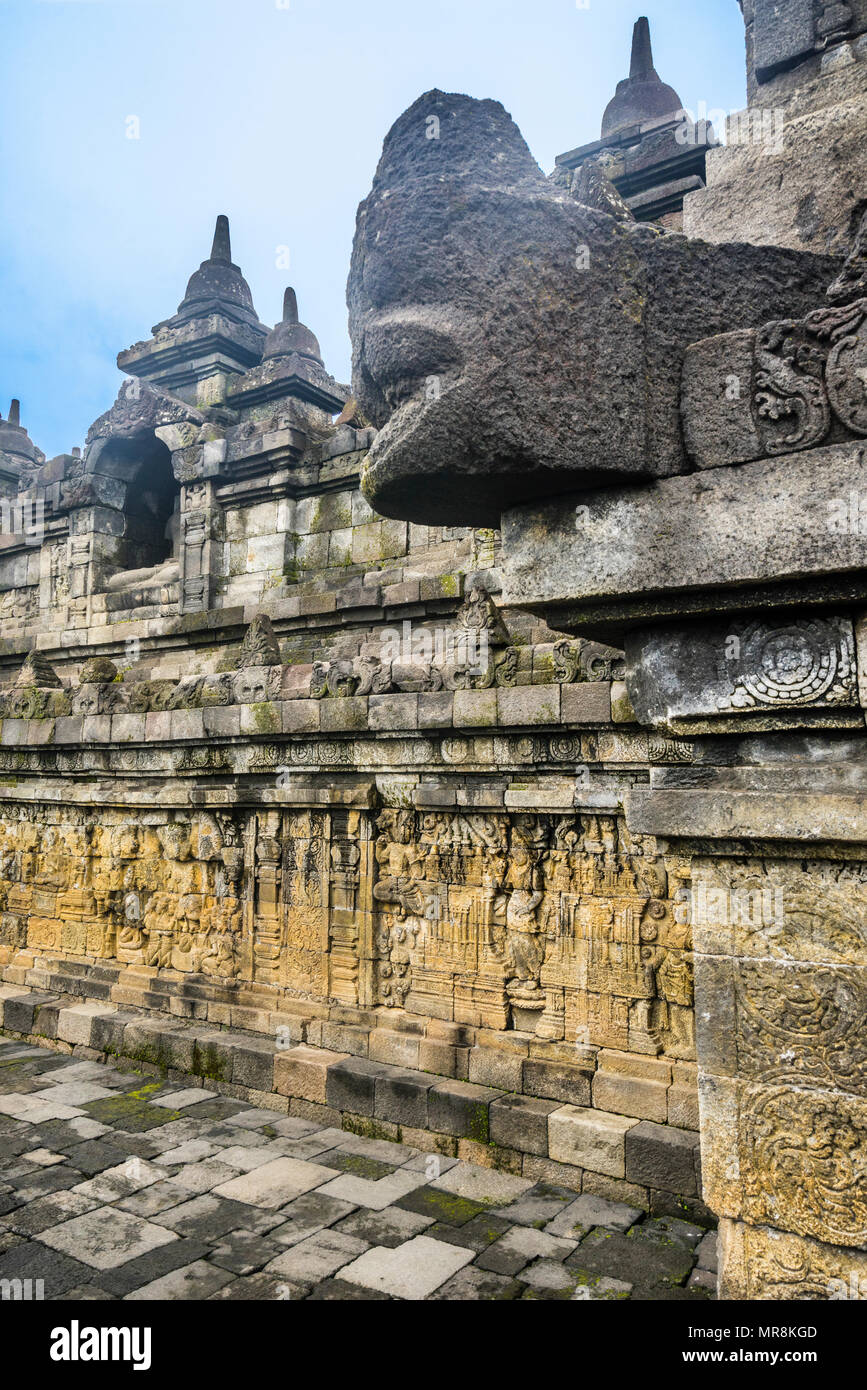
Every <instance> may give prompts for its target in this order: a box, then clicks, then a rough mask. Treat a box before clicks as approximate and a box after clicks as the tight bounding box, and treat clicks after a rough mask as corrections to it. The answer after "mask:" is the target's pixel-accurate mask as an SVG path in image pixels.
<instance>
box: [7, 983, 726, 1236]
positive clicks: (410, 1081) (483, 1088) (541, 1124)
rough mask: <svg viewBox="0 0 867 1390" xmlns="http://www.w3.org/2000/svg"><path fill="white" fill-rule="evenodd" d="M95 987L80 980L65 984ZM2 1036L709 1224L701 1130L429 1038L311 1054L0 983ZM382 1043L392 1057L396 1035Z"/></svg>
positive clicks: (251, 1035) (407, 1035)
mask: <svg viewBox="0 0 867 1390" xmlns="http://www.w3.org/2000/svg"><path fill="white" fill-rule="evenodd" d="M33 973H44V972H33ZM85 978H86V977H85V976H82V975H81V974H79V973H78V972H76V971H70V972H69V975H68V976H67V981H68V982H69V981H74V980H77V981H79V982H80V981H81V980H83V979H85ZM89 983H94V984H95V983H98V982H96V981H89ZM0 1030H2V1032H3V1033H4V1034H5V1035H7V1036H10V1035H11V1036H13V1037H16V1038H22V1039H26V1040H27V1041H31V1042H36V1043H41V1044H43V1045H45V1046H49V1047H54V1048H56V1049H57V1050H59V1051H71V1052H73V1053H75V1054H76V1055H84V1056H89V1057H93V1058H96V1059H98V1060H111V1062H112V1063H114V1064H115V1065H122V1064H126V1065H128V1066H131V1067H135V1068H143V1069H145V1070H148V1071H156V1072H160V1073H162V1074H167V1075H169V1076H176V1077H184V1078H189V1079H191V1080H192V1081H193V1082H194V1084H198V1085H207V1086H208V1087H211V1088H213V1087H216V1088H217V1089H218V1090H220V1091H223V1092H225V1093H226V1094H229V1095H238V1096H242V1097H244V1098H246V1099H250V1100H251V1101H252V1102H253V1103H254V1104H257V1105H261V1106H263V1107H265V1108H269V1109H275V1110H280V1111H282V1112H284V1113H288V1114H295V1115H299V1116H301V1117H304V1118H308V1119H315V1120H316V1121H317V1122H319V1121H321V1122H322V1123H324V1124H328V1125H334V1126H337V1127H340V1128H344V1129H350V1130H353V1131H354V1132H356V1133H363V1134H367V1135H369V1136H372V1137H377V1138H383V1139H392V1140H395V1141H398V1142H404V1143H412V1144H414V1145H416V1146H420V1147H422V1148H426V1149H428V1150H429V1151H430V1150H433V1151H434V1152H439V1153H443V1154H448V1155H450V1156H453V1157H457V1158H467V1159H469V1160H470V1161H472V1162H475V1163H479V1164H483V1165H484V1166H487V1167H493V1168H499V1169H502V1170H504V1171H507V1172H511V1173H515V1174H520V1175H522V1176H524V1177H530V1178H532V1179H533V1180H534V1181H539V1180H547V1181H551V1182H557V1183H559V1184H560V1185H563V1186H566V1187H571V1188H573V1189H574V1190H576V1191H583V1192H593V1193H595V1194H596V1195H598V1196H600V1197H606V1198H609V1199H611V1200H615V1201H620V1200H624V1201H625V1200H626V1199H627V1198H628V1199H629V1200H630V1202H631V1203H632V1204H633V1205H637V1206H640V1207H643V1208H644V1209H645V1210H650V1211H653V1212H655V1213H657V1214H659V1215H663V1214H682V1213H683V1212H684V1211H685V1210H686V1211H690V1212H691V1213H692V1214H693V1215H694V1216H695V1217H698V1216H699V1215H702V1216H704V1217H706V1216H707V1209H706V1208H705V1207H704V1205H703V1203H702V1202H701V1196H700V1174H699V1166H698V1136H697V1134H695V1132H693V1131H691V1130H683V1129H679V1128H677V1127H675V1126H672V1125H664V1124H656V1123H653V1122H650V1121H646V1120H640V1119H638V1118H629V1117H624V1116H622V1115H615V1114H612V1113H610V1112H607V1111H604V1110H600V1109H594V1108H592V1106H590V1105H586V1106H585V1105H575V1104H570V1103H568V1102H567V1103H564V1102H563V1100H562V1099H561V1098H560V1097H558V1096H555V1097H554V1098H545V1097H542V1096H533V1095H525V1094H520V1093H518V1092H517V1091H510V1090H509V1089H508V1087H507V1086H496V1085H485V1084H479V1083H477V1082H473V1081H466V1080H461V1079H460V1078H456V1077H454V1076H442V1075H440V1074H438V1073H437V1072H435V1071H428V1070H424V1069H422V1068H420V1067H418V1066H415V1067H413V1066H409V1065H406V1064H404V1062H403V1060H402V1059H403V1058H410V1059H411V1058H412V1057H413V1056H415V1055H416V1052H415V1051H414V1050H413V1049H414V1048H415V1049H418V1050H419V1051H420V1049H421V1047H422V1046H423V1045H424V1044H425V1041H426V1040H425V1039H424V1038H423V1037H419V1036H417V1035H416V1034H414V1033H413V1032H412V1031H408V1032H398V1031H395V1032H393V1033H392V1035H391V1036H392V1039H393V1040H399V1041H400V1046H401V1048H402V1049H404V1050H402V1051H399V1052H398V1054H397V1057H396V1059H395V1060H394V1061H387V1060H378V1059H377V1058H375V1057H373V1056H364V1057H359V1056H353V1055H352V1054H350V1053H348V1052H342V1051H335V1050H332V1049H331V1048H327V1047H322V1046H316V1045H312V1044H311V1043H310V1042H309V1041H304V1040H299V1038H298V1036H297V1035H296V1036H295V1037H293V1036H292V1030H291V1028H287V1030H286V1031H285V1032H283V1033H281V1032H278V1033H277V1034H276V1035H275V1036H271V1037H266V1036H264V1035H262V1034H261V1033H255V1032H247V1031H244V1030H241V1029H237V1028H232V1029H228V1028H219V1027H215V1026H213V1025H212V1024H210V1023H208V1021H207V1020H205V1021H202V1022H197V1021H193V1020H189V1019H180V1018H173V1017H169V1016H167V1015H166V1014H164V1013H163V1014H160V1013H154V1012H152V1011H148V1010H146V1009H137V1008H133V1007H122V1006H120V1005H119V1004H118V1003H117V1002H114V1001H113V1002H106V1001H104V1000H98V999H95V998H92V997H89V998H88V997H84V995H82V994H81V993H77V994H76V993H74V992H72V991H69V990H67V991H66V992H56V991H51V990H46V989H44V988H38V989H37V988H28V987H26V986H21V985H18V984H16V983H14V982H12V983H6V984H2V985H0ZM377 1033H378V1034H379V1038H380V1043H379V1047H378V1051H379V1053H380V1055H381V1056H382V1057H385V1056H388V1055H389V1047H388V1037H387V1034H388V1030H386V1029H380V1030H374V1033H373V1034H372V1036H376V1034H377ZM473 1051H475V1052H479V1051H488V1052H492V1053H493V1052H494V1051H495V1049H493V1048H487V1049H484V1048H482V1049H479V1048H476V1049H473ZM501 1055H503V1056H508V1053H505V1054H501ZM516 1060H518V1061H521V1060H522V1059H521V1058H520V1056H517V1058H516ZM537 1065H538V1064H537ZM560 1070H561V1081H562V1079H563V1078H562V1065H561V1068H560ZM575 1070H576V1071H577V1069H575ZM588 1099H589V1090H588Z"/></svg>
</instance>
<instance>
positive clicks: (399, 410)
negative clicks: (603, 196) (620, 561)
mask: <svg viewBox="0 0 867 1390" xmlns="http://www.w3.org/2000/svg"><path fill="white" fill-rule="evenodd" d="M839 269H840V263H839V261H837V260H835V259H834V258H831V257H824V256H817V255H813V254H809V253H806V252H796V251H789V250H782V249H777V248H773V247H766V246H764V247H759V246H751V245H745V244H738V245H710V244H708V243H705V242H702V241H694V240H688V239H687V238H686V237H683V236H681V235H678V234H675V233H670V232H662V231H660V230H659V229H658V228H656V227H654V226H651V225H650V224H647V223H639V222H633V221H630V220H624V219H623V218H622V217H615V216H613V215H611V214H610V213H609V212H606V211H603V210H601V209H600V208H591V207H587V206H585V205H583V204H582V203H579V202H578V201H576V198H575V196H574V195H573V193H571V192H570V191H569V190H565V189H562V188H559V187H558V186H557V185H555V184H553V183H552V182H550V181H549V180H547V179H546V178H545V176H544V175H543V173H542V171H541V169H540V168H539V166H538V164H537V163H536V162H535V160H534V159H533V157H532V155H531V154H530V151H529V149H528V148H527V145H526V144H525V142H524V140H523V138H522V136H521V133H520V131H519V130H518V128H517V126H516V125H515V124H514V122H513V121H512V119H511V117H510V116H509V115H508V114H507V112H506V111H505V110H504V109H503V107H502V106H501V105H500V104H499V103H498V102H494V101H478V100H475V99H473V98H470V97H467V96H455V95H448V94H446V93H444V92H440V91H432V92H428V93H427V94H426V95H425V96H422V97H420V98H419V100H418V101H416V102H415V104H414V105H413V106H411V107H410V108H409V110H408V111H406V112H405V113H404V115H402V116H401V117H400V118H399V120H398V121H397V122H396V123H395V125H394V126H393V127H392V129H391V131H390V132H389V134H388V136H387V137H386V140H385V144H384V147H383V152H382V158H381V160H380V162H379V166H378V168H377V171H376V175H375V178H374V182H373V188H372V191H371V192H370V194H369V196H368V197H367V198H366V200H365V201H364V202H363V203H362V204H361V207H360V208H359V212H358V221H357V228H356V235H355V244H354V249H353V256H352V266H351V270H350V276H349V285H348V302H349V318H350V334H351V337H352V343H353V390H354V394H355V397H356V398H357V400H358V402H359V406H360V408H361V409H362V410H363V412H364V414H365V417H366V418H368V419H370V420H371V421H372V422H373V423H374V424H375V425H376V426H377V427H378V430H379V433H378V435H377V436H376V438H375V440H374V443H373V446H372V448H371V451H370V454H369V457H368V461H367V463H366V466H365V469H364V472H363V478H362V486H363V488H364V491H365V493H366V495H367V497H368V499H369V500H370V501H371V503H372V504H373V505H374V506H375V507H376V509H377V510H378V511H379V512H381V513H384V514H385V515H386V516H392V517H400V518H406V519H409V520H412V521H416V522H423V523H430V524H463V525H474V526H496V525H497V524H498V523H499V520H500V516H501V514H502V512H503V511H504V510H506V509H508V508H510V507H514V506H516V505H518V504H520V503H522V502H525V501H527V500H530V499H533V500H538V499H542V498H544V497H546V496H555V495H558V494H561V493H565V492H576V491H578V490H579V489H582V488H584V487H587V486H600V485H608V484H615V483H623V482H627V481H638V480H640V479H653V478H665V477H669V476H671V475H673V474H680V473H686V472H689V471H690V470H691V468H692V467H693V464H692V463H691V461H690V459H689V457H688V455H687V452H686V450H685V448H684V442H683V437H682V431H681V424H680V419H679V408H678V407H679V389H680V377H681V368H682V363H683V359H684V354H685V352H686V349H687V348H688V346H689V345H690V344H691V343H693V342H696V341H697V340H699V339H701V338H706V337H708V336H710V335H714V334H719V333H726V332H732V331H734V330H737V329H746V328H750V327H752V326H753V325H754V324H756V323H762V322H766V321H768V320H769V319H772V318H778V317H779V315H780V313H781V310H782V309H783V308H784V309H785V312H786V313H787V314H790V315H800V314H802V313H806V312H807V311H808V310H809V309H810V308H812V307H813V306H814V304H815V303H816V300H817V297H818V296H819V295H820V294H821V293H822V291H823V289H824V286H825V285H826V284H827V283H828V281H829V280H830V279H831V278H832V277H833V276H834V275H835V274H837V273H838V272H839Z"/></svg>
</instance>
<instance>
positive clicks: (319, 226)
mask: <svg viewBox="0 0 867 1390" xmlns="http://www.w3.org/2000/svg"><path fill="white" fill-rule="evenodd" d="M641 5H642V0H589V5H588V6H587V7H586V8H585V7H584V0H578V3H576V0H421V2H419V0H0V25H2V28H0V34H2V55H3V81H2V90H0V169H2V183H3V189H4V198H3V211H2V214H0V305H2V320H0V410H2V413H3V415H4V416H5V415H6V413H7V410H8V404H9V398H10V397H11V396H19V397H20V398H21V402H22V423H23V424H25V425H26V426H27V427H28V429H29V431H30V433H31V435H32V437H33V439H34V440H35V442H36V443H37V444H38V445H39V447H40V448H41V449H43V450H44V451H45V453H46V454H47V455H48V456H49V457H50V456H51V455H53V454H56V453H59V452H61V451H66V450H68V449H70V448H71V447H72V445H74V444H81V443H83V441H84V436H85V433H86V431H87V428H88V426H89V425H90V424H91V422H92V421H93V420H94V419H95V418H96V416H97V415H99V414H101V413H102V412H103V411H104V410H106V409H107V408H108V407H109V406H110V405H111V403H112V401H113V399H114V397H115V394H116V392H117V389H118V386H119V384H120V381H121V379H122V378H121V376H120V373H119V372H118V370H117V367H116V365H115V357H116V354H117V352H118V351H119V350H120V349H122V348H124V347H127V346H129V344H130V343H133V342H136V341H138V340H140V339H142V338H146V337H148V336H149V334H150V329H151V326H152V325H153V324H155V323H157V322H158V321H159V320H160V319H163V318H166V317H168V316H169V315H170V314H172V313H174V312H175V310H176V308H177V305H178V303H179V301H180V299H181V297H182V295H183V292H184V288H185V286H186V282H187V279H188V277H189V276H190V274H191V273H192V271H193V270H195V269H196V267H197V266H198V264H199V262H200V261H201V260H203V259H204V258H205V257H206V256H207V255H208V253H209V250H210V241H211V234H212V231H213V224H214V219H215V217H216V214H217V213H220V212H225V213H227V214H228V216H229V219H230V222H231V229H232V252H233V259H234V260H235V261H236V262H237V263H238V264H240V266H241V268H242V270H243V271H244V274H245V275H246V277H247V280H248V282H249V284H250V287H251V289H252V291H253V299H254V303H255V306H256V309H257V312H258V314H259V317H260V318H261V319H262V320H263V321H264V322H265V323H268V324H270V323H273V322H274V320H275V319H276V318H278V317H279V315H280V306H281V301H282V292H283V288H284V286H285V285H286V284H287V283H292V284H294V285H295V288H296V290H297V292H298V300H299V307H300V312H301V318H302V320H303V321H304V322H305V323H307V324H308V325H309V326H310V327H311V328H312V329H313V330H314V332H315V333H316V334H317V336H318V337H319V340H320V342H321V344H322V349H323V355H324V358H325V363H326V366H327V367H328V369H329V370H330V371H331V372H332V373H333V374H334V375H335V376H336V377H337V378H338V379H339V380H342V381H347V380H348V379H349V340H348V336H347V331H346V305H345V282H346V272H347V268H348V264H349V253H350V247H351V243H352V235H353V229H354V224H355V211H356V208H357V205H358V203H359V201H360V200H361V199H362V198H363V197H364V196H365V195H366V193H367V192H368V190H369V187H370V182H371V177H372V175H373V171H374V168H375V166H376V162H377V159H378V157H379V152H380V148H381V145H382V140H383V137H384V136H385V134H386V131H387V130H388V128H389V126H390V125H391V123H392V122H393V121H394V120H395V119H396V117H397V116H399V115H400V113H401V112H402V111H403V110H405V109H406V107H407V106H409V105H410V104H411V103H412V102H413V101H414V100H415V98H416V97H417V96H419V95H420V94H421V93H422V92H424V91H427V90H429V89H430V88H432V87H440V88H442V89H443V90H445V91H456V92H468V93H470V94H471V95H472V96H477V97H495V98H497V99H498V100H499V101H502V102H503V104H504V105H505V107H506V109H507V110H508V111H510V112H511V114H512V115H513V117H514V118H515V120H516V121H517V123H518V125H519V126H520V128H521V130H522V132H523V134H524V137H525V139H526V140H527V143H528V144H529V146H530V149H531V150H532V151H533V154H534V155H535V157H536V158H537V159H538V161H539V163H540V164H541V165H542V168H543V169H544V170H545V172H546V173H547V172H549V171H550V169H551V168H552V167H553V163H554V158H555V156H556V155H557V154H559V153H561V152H563V151H564V150H568V149H571V148H573V147H574V146H576V145H580V144H584V143H586V142H587V141H590V140H595V139H597V138H598V136H599V125H600V120H601V117H602V111H603V109H604V107H605V105H606V103H607V102H608V100H609V99H610V97H611V96H613V94H614V88H615V86H616V83H617V82H618V80H619V79H620V78H622V77H625V76H626V75H627V73H628V70H629V47H630V40H631V33H632V25H633V22H634V20H635V19H636V18H637V17H638V15H639V14H641V13H645V14H647V15H648V17H649V19H650V25H651V33H652V36H653V45H654V58H655V63H656V67H657V70H658V72H659V74H660V76H661V77H662V79H663V81H666V82H669V83H670V84H671V85H672V86H674V87H675V88H676V89H677V91H678V92H679V94H680V97H681V99H682V101H683V103H684V105H685V106H686V107H687V108H689V109H691V110H693V111H695V110H696V108H697V106H698V103H699V102H700V101H704V102H706V104H707V106H708V108H711V109H713V108H722V109H725V110H737V109H739V108H740V107H741V106H743V105H744V103H745V77H744V54H743V22H742V19H741V14H740V10H739V8H738V4H737V0H695V2H694V3H687V2H686V0H645V3H644V5H643V8H641ZM130 117H136V118H137V120H138V126H139V138H138V139H130V138H128V132H130V131H131V130H134V123H133V122H131V121H130V119H129V118H130ZM287 246H288V248H289V254H290V261H291V265H290V270H289V271H288V272H287V271H286V270H284V269H281V268H279V267H278V264H277V260H278V248H280V247H287Z"/></svg>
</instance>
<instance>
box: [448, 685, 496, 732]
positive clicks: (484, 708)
mask: <svg viewBox="0 0 867 1390" xmlns="http://www.w3.org/2000/svg"><path fill="white" fill-rule="evenodd" d="M452 719H453V723H454V726H455V728H456V729H484V728H490V727H493V726H494V725H495V724H496V722H497V692H496V690H456V691H455V694H454V713H453V716H452Z"/></svg>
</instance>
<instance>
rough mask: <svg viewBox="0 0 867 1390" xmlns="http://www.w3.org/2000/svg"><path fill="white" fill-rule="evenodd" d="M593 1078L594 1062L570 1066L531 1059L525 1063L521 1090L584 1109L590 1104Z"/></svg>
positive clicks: (527, 1093)
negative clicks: (583, 1107)
mask: <svg viewBox="0 0 867 1390" xmlns="http://www.w3.org/2000/svg"><path fill="white" fill-rule="evenodd" d="M593 1075H594V1068H593V1065H592V1064H591V1063H588V1064H587V1065H586V1066H570V1065H569V1063H568V1062H545V1061H542V1060H540V1059H539V1058H534V1057H528V1058H527V1060H526V1061H525V1062H524V1066H523V1073H522V1086H521V1088H520V1089H522V1090H523V1091H524V1093H525V1094H526V1095H530V1096H543V1097H544V1098H546V1099H548V1100H559V1101H561V1102H565V1103H566V1104H567V1105H580V1106H585V1105H589V1104H590V1099H591V1091H590V1087H591V1083H592V1080H593Z"/></svg>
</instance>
